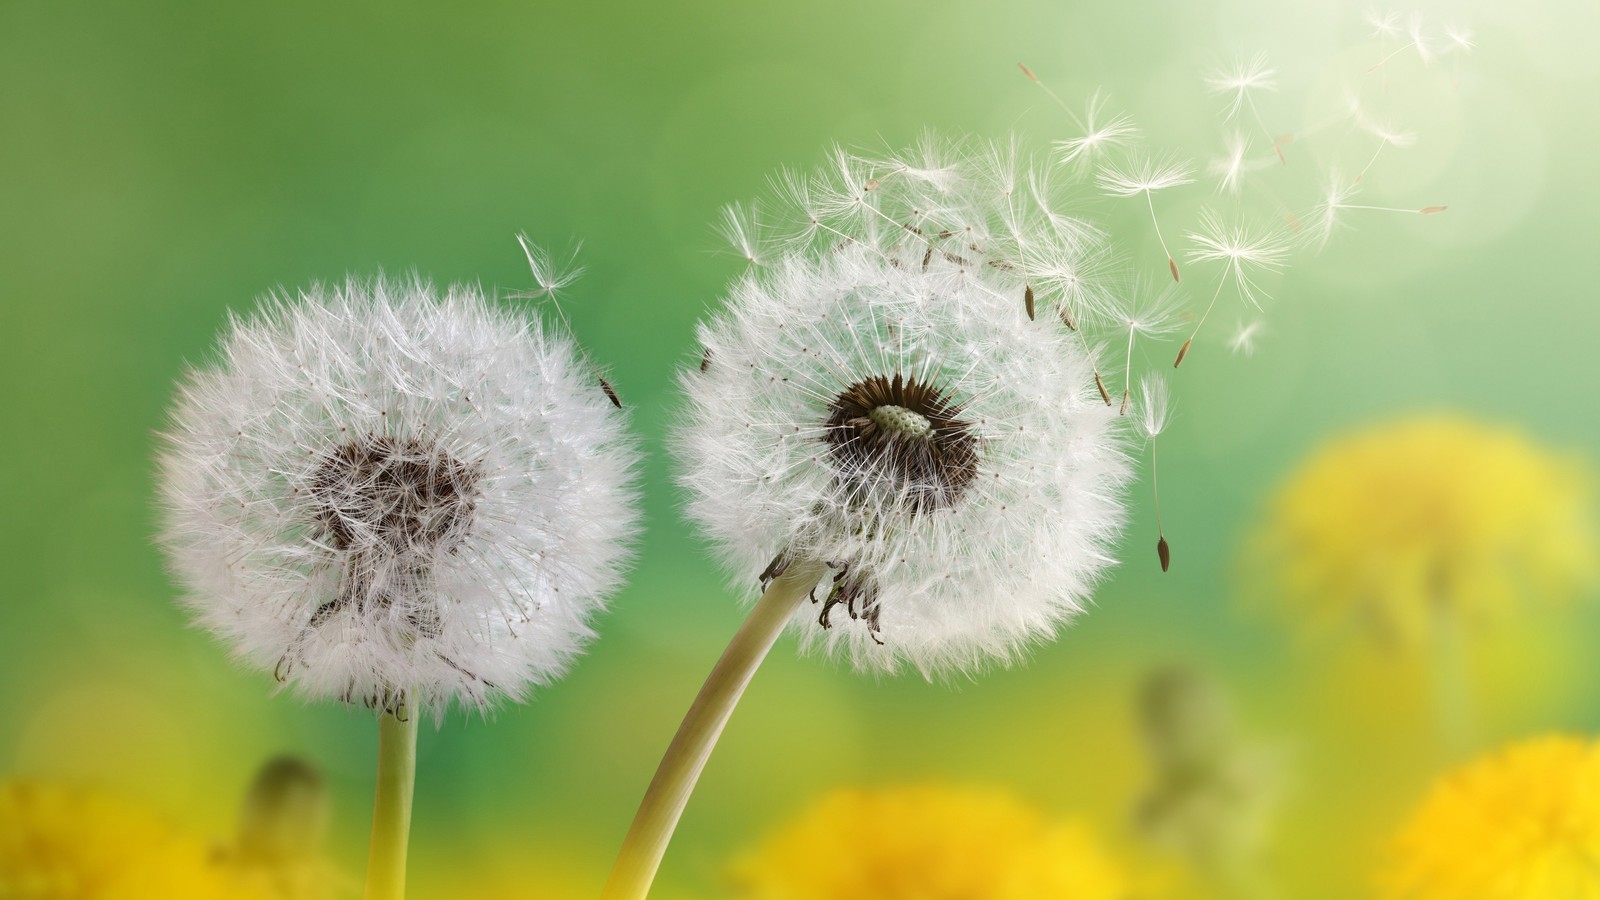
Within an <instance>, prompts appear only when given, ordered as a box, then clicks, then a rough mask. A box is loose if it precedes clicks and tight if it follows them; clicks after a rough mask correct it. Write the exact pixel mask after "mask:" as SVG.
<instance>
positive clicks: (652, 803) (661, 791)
mask: <svg viewBox="0 0 1600 900" xmlns="http://www.w3.org/2000/svg"><path fill="white" fill-rule="evenodd" d="M822 573H823V566H822V564H820V563H817V562H813V561H809V560H801V561H797V562H794V563H791V564H790V565H789V567H788V569H787V570H786V571H785V572H784V573H783V574H782V575H780V576H779V577H778V578H777V579H775V580H774V581H773V582H772V583H771V584H770V585H769V586H768V587H767V590H766V593H764V594H762V595H761V599H760V600H759V601H757V602H756V605H755V608H754V609H752V610H750V615H749V617H748V618H746V619H745V621H744V624H743V625H741V626H739V631H738V633H736V634H735V635H734V636H733V640H732V641H730V642H729V643H728V647H727V649H726V650H724V651H722V658H721V659H718V660H717V664H716V665H715V666H714V667H712V669H711V674H710V676H708V677H707V678H706V682H705V684H704V685H703V686H701V688H700V693H699V695H698V696H696V697H695V698H694V704H693V705H691V706H690V707H689V712H688V714H687V715H685V716H684V718H683V724H682V725H679V726H678V733H677V734H676V735H674V736H673V738H672V743H671V744H670V745H669V746H668V747H667V752H666V755H665V756H663V757H662V758H661V765H660V766H659V767H658V768H657V769H656V774H655V778H653V779H651V781H650V787H649V788H648V789H647V790H646V791H645V795H644V799H643V800H642V801H640V803H639V812H638V813H637V814H636V815H635V816H634V818H633V825H632V827H630V828H629V829H628V836H627V837H626V838H625V839H624V840H623V842H622V849H621V850H620V851H619V852H618V853H617V861H616V863H615V864H614V865H613V866H612V867H611V877H610V879H609V880H608V881H607V882H606V887H605V891H604V892H603V893H602V894H601V897H602V900H643V898H644V897H645V896H646V895H647V894H648V893H649V891H650V884H651V882H653V881H654V880H655V876H656V869H657V868H658V867H659V866H660V865H661V857H662V856H663V855H664V854H665V853H666V851H667V843H668V842H669V841H670V840H672V832H673V829H674V828H676V827H677V825H678V819H679V817H680V816H682V815H683V809H684V807H685V806H686V805H688V803H689V795H690V794H691V793H693V791H694V786H695V782H697V781H698V780H699V778H700V773H701V772H702V771H703V770H704V769H705V767H706V760H708V759H709V758H710V757H711V750H712V748H713V747H715V746H716V743H717V738H718V737H720V736H721V735H722V729H723V727H725V726H726V725H727V724H728V718H729V717H730V716H732V715H733V708H734V707H735V706H736V705H737V704H738V703H739V698H740V697H741V696H742V695H743V694H744V691H745V688H746V687H748V686H749V684H750V679H751V678H752V677H754V675H755V672H756V669H757V667H759V666H760V665H761V661H762V660H763V659H765V658H766V656H767V652H768V651H769V650H771V649H772V645H773V644H774V643H775V642H776V641H777V640H778V635H779V633H781V632H782V631H783V627H784V625H786V624H788V622H789V619H790V618H791V617H792V616H793V615H794V611H795V610H796V609H798V608H799V606H800V604H801V603H803V602H805V599H806V596H807V595H808V594H809V593H810V591H811V589H812V588H813V587H814V586H815V585H816V583H817V581H818V580H819V579H820V578H821V577H822Z"/></svg>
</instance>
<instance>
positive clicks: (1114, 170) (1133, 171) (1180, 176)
mask: <svg viewBox="0 0 1600 900" xmlns="http://www.w3.org/2000/svg"><path fill="white" fill-rule="evenodd" d="M1099 180H1100V188H1101V190H1104V191H1105V192H1106V193H1108V194H1111V195H1113V196H1117V197H1137V196H1140V195H1143V196H1144V200H1145V204H1146V205H1147V206H1149V208H1150V224H1151V225H1153V226H1154V227H1155V230H1156V240H1157V241H1160V242H1161V252H1163V253H1165V254H1166V255H1167V268H1168V269H1170V270H1171V271H1172V280H1173V281H1175V282H1176V281H1182V280H1183V278H1182V277H1180V276H1179V274H1178V261H1177V260H1176V259H1174V258H1173V256H1172V251H1171V250H1168V249H1167V239H1166V237H1165V236H1164V235H1163V234H1162V233H1161V222H1160V221H1158V220H1157V219H1156V201H1155V199H1154V198H1153V196H1152V195H1153V194H1155V192H1156V191H1164V190H1166V189H1167V188H1174V187H1178V186H1179V185H1184V184H1193V183H1194V178H1192V177H1191V169H1190V167H1189V164H1188V163H1185V162H1178V161H1175V160H1170V159H1156V158H1154V157H1149V156H1146V157H1141V158H1138V159H1135V160H1134V161H1133V162H1132V163H1130V164H1128V165H1126V166H1112V165H1107V166H1103V167H1102V168H1101V169H1100V179H1099Z"/></svg>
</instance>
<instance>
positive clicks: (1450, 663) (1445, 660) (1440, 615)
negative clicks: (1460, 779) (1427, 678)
mask: <svg viewBox="0 0 1600 900" xmlns="http://www.w3.org/2000/svg"><path fill="white" fill-rule="evenodd" d="M1433 618H1434V621H1433V628H1434V634H1433V647H1432V662H1433V702H1434V714H1435V715H1436V716H1437V717H1438V726H1439V733H1440V737H1441V738H1442V739H1443V743H1444V748H1445V751H1446V752H1447V753H1449V754H1450V756H1451V757H1452V758H1461V757H1464V756H1465V755H1466V754H1467V753H1468V752H1470V751H1471V750H1472V748H1473V744H1474V743H1475V742H1476V738H1477V735H1476V723H1475V721H1474V720H1475V718H1476V717H1475V716H1474V715H1473V703H1472V684H1471V667H1470V666H1469V664H1468V660H1467V640H1466V634H1465V633H1464V629H1463V628H1462V623H1461V618H1460V616H1459V615H1457V614H1455V613H1454V612H1452V611H1451V610H1450V609H1449V608H1447V607H1446V606H1444V605H1443V604H1440V605H1439V607H1438V608H1437V609H1436V610H1435V611H1434V616H1433Z"/></svg>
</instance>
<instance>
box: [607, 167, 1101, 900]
mask: <svg viewBox="0 0 1600 900" xmlns="http://www.w3.org/2000/svg"><path fill="white" fill-rule="evenodd" d="M780 187H781V190H782V191H783V192H784V194H785V195H786V197H785V202H784V203H783V204H780V209H779V219H780V220H781V219H783V218H788V219H789V220H791V221H792V222H794V223H795V229H794V230H793V232H792V233H791V234H789V235H788V237H787V239H786V240H785V241H784V245H785V246H786V247H787V248H788V250H787V252H786V253H785V254H783V255H782V256H781V257H779V258H777V259H776V260H774V261H773V262H772V264H771V265H770V266H767V267H757V268H752V269H749V270H747V271H746V273H745V274H744V276H743V277H741V278H740V279H739V281H738V282H737V283H736V284H735V286H734V287H733V290H732V293H731V295H730V296H729V298H728V301H727V305H726V307H725V308H724V309H723V310H722V311H721V312H719V313H718V314H716V315H715V316H713V317H712V318H711V319H710V320H709V321H708V322H706V323H705V324H703V325H702V326H701V328H700V331H699V335H700V340H701V343H702V344H703V347H704V352H703V353H702V354H701V355H700V365H699V366H698V367H696V368H695V369H693V370H691V371H688V372H685V373H684V375H683V378H682V382H683V386H684V390H685V392H686V393H687V395H688V408H687V411H686V413H685V415H684V417H683V421H682V423H681V424H680V425H679V427H678V429H677V445H678V457H679V460H680V465H681V466H682V469H683V474H682V483H683V484H684V486H685V487H686V488H687V489H688V492H689V509H688V511H689V515H690V518H692V519H693V520H694V521H695V522H696V523H697V524H698V525H699V526H700V528H701V529H702V531H703V532H704V533H705V534H706V536H707V537H709V538H710V539H711V540H712V541H713V542H714V543H715V545H716V548H717V550H718V551H719V553H720V555H721V556H722V558H723V560H724V561H725V562H726V563H727V565H728V567H729V569H730V570H731V572H732V573H733V574H734V576H735V577H736V578H737V579H738V581H739V582H741V583H744V584H748V583H749V582H748V580H749V579H752V578H759V580H760V582H761V583H762V586H763V588H764V593H763V596H762V597H761V599H760V600H759V601H758V602H757V603H756V605H755V607H754V608H753V609H752V611H751V613H750V615H749V617H748V618H747V619H746V622H745V624H744V626H743V627H742V628H741V629H740V631H739V633H738V634H737V635H735V637H734V639H733V641H732V642H731V643H730V644H729V646H728V648H727V650H726V651H725V652H724V654H723V656H722V659H721V660H719V662H718V663H717V665H716V667H715V668H714V669H713V670H712V673H711V675H710V677H709V678H708V679H707V681H706V684H705V686H704V687H703V688H702V690H701V692H700V695H699V697H697V698H696V700H695V702H694V704H693V706H692V707H691V709H690V712H689V714H688V716H687V717H686V718H685V720H684V723H683V725H682V727H680V729H679V731H678V733H677V735H676V736H675V737H674V739H673V742H672V745H671V746H670V747H669V748H668V750H667V753H666V756H665V757H664V758H663V760H662V763H661V767H660V768H659V769H658V771H657V773H656V777H655V779H654V780H653V781H652V783H651V786H650V789H649V791H648V792H647V794H646V796H645V799H644V801H643V802H642V803H641V805H640V809H639V814H638V816H637V817H636V818H635V820H634V824H633V827H632V829H630V831H629V833H628V837H627V840H626V841H625V842H624V845H623V848H622V851H621V853H620V854H619V856H618V860H617V864H616V866H615V868H614V869H613V870H612V876H611V880H610V882H609V883H608V886H607V890H606V893H605V895H604V896H605V897H607V898H610V900H621V898H638V897H642V896H644V893H645V891H647V890H648V887H649V885H650V882H651V880H652V879H653V877H654V873H655V869H656V866H657V865H658V864H659V862H660V859H661V856H662V854H663V853H664V851H665V848H666V843H667V840H668V839H669V838H670V835H671V832H672V829H673V827H674V826H675V825H676V823H677V820H678V817H679V816H680V815H681V814H682V811H683V809H684V805H685V804H686V803H687V800H688V797H689V794H690V792H691V791H692V789H693V784H694V781H695V779H696V778H697V777H698V775H699V773H700V771H701V769H702V768H703V767H704V765H705V761H706V759H707V757H708V755H709V754H710V752H711V748H712V747H713V746H714V744H715V742H716V739H717V736H718V735H719V734H720V733H721V730H722V728H723V726H724V725H725V724H726V722H727V719H728V716H729V715H731V713H732V710H733V707H734V705H735V704H736V703H737V702H738V698H739V696H740V694H741V693H742V692H743V690H744V688H745V686H746V685H747V684H748V683H749V681H750V678H751V677H752V676H753V674H754V671H755V669H756V667H757V666H759V664H760V662H761V660H762V659H763V658H764V657H765V655H766V653H767V652H768V651H769V650H770V649H771V647H772V645H773V643H774V642H775V641H776V639H777V637H778V635H779V633H780V632H782V631H783V630H785V629H788V630H791V631H792V632H794V633H796V634H797V635H798V636H799V638H800V642H801V645H802V647H803V648H808V649H815V650H820V651H822V652H825V653H827V654H829V655H832V656H836V657H840V658H843V659H846V660H848V661H849V662H850V663H852V664H853V665H854V666H855V667H856V668H858V669H860V670H866V671H874V672H894V671H899V670H903V669H906V668H910V669H914V670H916V671H918V672H921V673H922V674H923V675H924V676H926V677H929V678H932V677H934V676H936V675H940V674H947V673H959V672H971V671H974V670H975V669H977V668H979V667H981V666H983V665H985V664H990V663H1001V664H1005V663H1010V662H1012V661H1014V660H1016V659H1018V658H1019V656H1020V655H1021V654H1022V652H1023V650H1024V649H1026V648H1027V647H1029V646H1030V645H1033V644H1036V643H1038V642H1040V641H1043V640H1045V639H1048V638H1049V637H1051V636H1052V635H1053V634H1054V633H1055V631H1056V629H1057V628H1058V627H1059V626H1060V625H1061V624H1062V623H1064V622H1066V621H1067V620H1068V619H1070V618H1071V617H1072V616H1074V615H1075V614H1077V613H1078V612H1079V611H1081V610H1082V608H1083V606H1084V604H1085V602H1086V601H1087V599H1088V596H1089V592H1090V589H1091V588H1092V586H1093V585H1094V583H1095V582H1096V580H1097V579H1098V577H1099V576H1100V575H1101V573H1103V572H1104V571H1105V570H1106V569H1107V568H1108V567H1109V566H1110V565H1111V563H1112V561H1113V556H1112V553H1111V543H1112V541H1113V540H1114V538H1115V537H1116V535H1117V534H1118V532H1119V530H1120V527H1121V523H1122V519H1123V504H1122V501H1121V498H1120V494H1121V490H1122V487H1123V485H1124V483H1125V482H1126V480H1127V477H1128V474H1129V466H1128V461H1127V459H1126V455H1125V429H1124V428H1122V427H1120V426H1119V422H1118V417H1117V414H1116V410H1115V409H1112V408H1110V407H1109V406H1108V403H1109V399H1108V398H1104V397H1103V395H1102V394H1101V393H1100V392H1099V391H1098V390H1097V388H1096V378H1095V375H1096V372H1095V367H1094V364H1093V361H1092V352H1093V347H1094V345H1093V344H1092V343H1091V342H1090V340H1089V338H1088V337H1086V336H1085V335H1084V334H1083V333H1082V331H1074V330H1072V329H1071V328H1068V327H1065V322H1066V320H1067V315H1066V314H1065V313H1063V312H1062V310H1063V309H1064V308H1065V307H1064V304H1065V303H1067V302H1069V297H1072V296H1074V295H1073V294H1071V293H1069V291H1068V290H1067V289H1066V288H1065V287H1064V286H1063V285H1062V284H1061V283H1060V281H1059V278H1060V275H1061V273H1065V272H1071V273H1074V277H1076V278H1080V279H1081V278H1083V277H1085V276H1086V274H1087V273H1088V272H1089V271H1091V270H1093V269H1095V266H1087V267H1086V266H1083V265H1080V264H1081V263H1083V262H1084V261H1085V260H1087V259H1093V258H1098V257H1099V256H1100V255H1101V254H1103V252H1104V248H1105V244H1107V243H1108V238H1107V237H1106V236H1105V235H1104V234H1103V233H1102V232H1100V231H1099V230H1098V229H1097V228H1095V227H1094V226H1093V225H1091V224H1090V223H1088V222H1086V221H1084V220H1083V219H1081V218H1080V217H1078V216H1075V215H1070V214H1067V213H1065V212H1062V211H1060V210H1056V209H1053V208H1051V207H1050V206H1049V205H1048V202H1047V198H1048V197H1049V196H1050V195H1051V189H1050V186H1049V184H1048V183H1047V181H1046V180H1045V177H1044V174H1043V171H1042V170H1040V169H1038V168H1037V167H1035V166H1033V165H1031V164H1030V163H1028V162H1026V161H1024V160H1022V159H1020V154H1018V152H1017V151H1016V149H1015V147H1012V146H1000V147H992V148H986V149H983V150H980V151H969V150H963V149H946V148H942V147H940V146H938V145H937V144H934V143H932V142H931V141H930V142H924V144H923V145H922V146H921V147H919V148H917V149H916V150H915V151H914V152H913V153H912V154H909V155H903V156H896V157H892V158H887V159H877V158H864V157H861V156H856V155H853V154H849V153H845V152H842V151H841V152H837V153H835V154H834V155H833V156H832V158H831V161H830V165H829V166H828V167H827V168H825V169H824V170H823V171H822V172H820V173H818V174H817V175H815V176H802V175H799V174H796V173H788V174H786V175H785V176H784V178H783V179H782V181H781V185H780ZM785 209H787V210H789V211H790V212H789V215H788V216H787V217H785V216H784V214H783V210H785ZM1116 283H1119V284H1120V283H1122V282H1121V281H1118V282H1116ZM1077 288H1078V290H1077V293H1076V295H1075V296H1076V297H1077V298H1078V299H1080V300H1081V299H1083V298H1085V297H1099V296H1109V294H1110V290H1109V288H1107V287H1104V286H1100V287H1094V288H1085V287H1084V286H1082V285H1078V286H1077ZM1050 311H1054V312H1055V313H1056V314H1054V315H1050V314H1045V313H1047V312H1050ZM808 599H809V600H810V602H809V603H808V602H807V601H808Z"/></svg>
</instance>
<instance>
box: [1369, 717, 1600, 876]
mask: <svg viewBox="0 0 1600 900" xmlns="http://www.w3.org/2000/svg"><path fill="white" fill-rule="evenodd" d="M1391 857H1392V858H1391V860H1390V862H1389V865H1388V868H1387V870H1386V871H1385V872H1384V873H1383V875H1382V878H1381V885H1382V889H1381V893H1380V896H1381V897H1383V898H1385V900H1462V898H1469V897H1470V898H1472V900H1596V898H1600V742H1596V741H1593V740H1586V739H1579V738H1568V737H1548V738H1541V739H1538V740H1531V741H1527V742H1524V743H1521V744H1517V745H1514V746H1512V747H1510V748H1508V749H1505V750H1502V751H1501V752H1499V753H1497V754H1495V755H1493V756H1490V757H1487V758H1485V759H1481V760H1478V761H1477V762H1474V763H1472V764H1470V765H1467V766H1465V767H1463V768H1461V769H1459V770H1457V771H1455V772H1452V773H1450V774H1449V775H1447V776H1446V777H1445V778H1444V779H1443V780H1442V781H1440V782H1439V783H1438V784H1437V785H1436V786H1435V787H1434V789H1433V791H1432V793H1431V794H1430V795H1429V796H1428V797H1427V799H1426V800H1425V801H1424V802H1423V803H1422V806H1421V808H1419V809H1418V810H1417V811H1416V813H1415V814H1414V815H1413V816H1412V818H1411V821H1410V822H1409V823H1408V824H1407V825H1406V826H1405V828H1404V829H1403V830H1402V831H1401V832H1400V835H1399V837H1398V839H1397V840H1396V841H1395V844H1394V847H1393V851H1392V854H1391Z"/></svg>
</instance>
